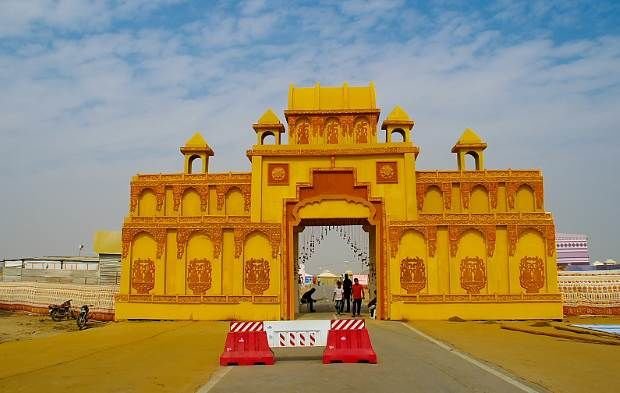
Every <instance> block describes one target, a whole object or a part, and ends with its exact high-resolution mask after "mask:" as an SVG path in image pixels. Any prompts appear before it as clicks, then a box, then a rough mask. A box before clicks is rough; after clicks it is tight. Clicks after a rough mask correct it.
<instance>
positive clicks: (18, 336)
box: [0, 311, 102, 344]
mask: <svg viewBox="0 0 620 393" xmlns="http://www.w3.org/2000/svg"><path fill="white" fill-rule="evenodd" d="M101 325H102V323H100V322H94V321H93V322H92V323H90V324H89V328H96V327H99V326H101ZM77 330H78V328H77V325H76V322H75V320H74V319H69V320H64V321H60V322H54V321H52V318H50V317H45V316H42V315H33V314H27V313H14V312H9V311H0V344H2V343H5V342H9V341H19V340H28V339H33V338H37V337H46V336H52V335H55V334H59V333H64V332H72V331H77Z"/></svg>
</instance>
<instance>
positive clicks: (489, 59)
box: [0, 0, 620, 260]
mask: <svg viewBox="0 0 620 393" xmlns="http://www.w3.org/2000/svg"><path fill="white" fill-rule="evenodd" d="M619 4H620V3H619V2H617V1H609V2H606V1H596V2H579V1H567V0H564V1H527V2H518V1H498V2H476V1H471V2H454V1H434V2H422V1H414V2H406V1H384V2H381V1H378V2H365V1H333V2H332V1H307V2H305V1H302V2H298V3H292V2H277V1H269V2H262V1H244V2H230V1H226V2H215V1H208V2H206V1H195V2H182V1H175V0H132V1H124V0H98V1H95V0H93V1H88V0H40V1H37V0H29V1H22V0H2V1H0V185H1V186H0V187H1V188H0V190H1V191H0V218H1V224H0V258H8V257H17V256H36V255H67V254H69V255H71V254H76V253H77V250H78V246H79V244H80V243H84V244H86V248H87V249H91V247H92V236H93V233H94V231H96V230H98V229H110V230H118V229H120V227H121V225H122V221H123V218H124V216H125V215H126V214H127V211H128V203H129V180H130V177H131V176H132V175H133V174H135V173H158V172H179V171H180V170H182V166H183V160H182V156H181V155H180V153H179V150H178V147H179V146H181V145H182V144H183V143H184V142H185V141H186V140H187V139H188V138H189V137H190V136H191V135H192V134H193V133H194V132H195V131H200V132H202V133H203V135H204V136H205V138H206V139H207V140H208V142H209V144H210V145H211V147H212V148H213V149H214V151H215V157H214V159H212V160H210V163H209V164H210V170H211V171H213V172H217V171H229V170H232V171H249V169H250V165H249V164H250V163H249V161H248V160H247V158H246V157H245V150H247V149H248V148H250V147H251V145H252V144H253V143H254V140H255V135H254V131H253V130H252V128H251V124H252V123H254V122H255V121H256V120H257V119H258V118H259V117H260V115H261V114H262V113H263V112H264V111H265V109H267V108H270V107H271V108H273V109H274V110H275V111H276V113H278V115H279V116H280V118H281V119H283V116H282V110H283V109H284V106H285V105H286V99H287V92H288V87H289V84H291V83H292V84H295V85H313V84H315V83H316V82H320V83H321V84H322V85H341V84H342V83H343V82H345V81H346V82H348V83H349V84H367V83H368V82H369V81H374V83H375V86H376V90H377V101H378V105H379V106H380V107H381V108H382V109H383V111H382V117H381V120H382V118H383V117H384V116H385V115H386V113H387V112H389V110H390V109H391V108H392V107H393V106H394V105H401V106H402V107H403V108H404V109H405V110H407V111H408V112H409V114H410V115H411V116H412V117H413V118H415V121H416V127H415V130H414V142H415V143H416V144H417V145H418V146H420V148H421V154H420V156H419V158H418V161H417V168H418V169H422V170H423V169H455V168H456V159H455V157H454V156H453V154H452V153H451V152H450V149H451V147H452V145H453V144H454V142H455V141H456V140H457V139H458V137H459V135H460V134H461V132H462V131H463V130H464V129H465V128H467V127H471V128H473V129H475V130H476V131H477V132H478V133H479V134H480V135H481V136H482V137H483V138H484V139H485V140H486V142H487V143H488V148H487V150H486V165H487V168H488V169H495V168H498V169H499V168H539V169H542V171H543V173H544V176H545V203H546V206H545V207H546V209H547V210H548V211H550V212H552V213H553V214H554V217H555V221H556V225H557V230H558V231H559V232H569V233H585V234H588V235H589V236H590V239H591V243H590V246H591V256H592V260H595V259H606V258H614V259H620V258H619V257H620V242H619V241H618V235H617V233H618V232H617V227H618V223H619V222H620V214H619V212H620V208H619V206H618V203H619V202H620V198H619V197H620V185H619V176H618V173H619V172H620V161H619V158H618V157H619V156H620V130H619V129H618V127H619V126H618V124H620V114H619V112H620V6H619ZM381 120H380V121H381ZM326 244H327V243H326ZM328 254H329V253H328ZM340 257H341V256H334V258H340Z"/></svg>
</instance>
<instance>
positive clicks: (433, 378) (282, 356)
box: [202, 321, 541, 393]
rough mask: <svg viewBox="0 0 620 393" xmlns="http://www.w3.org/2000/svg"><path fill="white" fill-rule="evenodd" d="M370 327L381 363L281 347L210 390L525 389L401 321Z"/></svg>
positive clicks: (232, 370) (309, 392)
mask: <svg viewBox="0 0 620 393" xmlns="http://www.w3.org/2000/svg"><path fill="white" fill-rule="evenodd" d="M368 329H369V331H370V335H371V340H372V343H373V346H374V348H375V351H376V352H377V356H378V357H379V363H378V364H330V365H323V364H322V363H321V360H320V359H321V355H322V349H319V348H313V349H295V350H293V349H281V350H278V352H276V356H277V358H276V359H277V362H276V365H274V366H246V367H243V366H242V367H231V368H230V370H228V372H227V373H226V374H225V375H224V376H223V377H222V378H221V379H220V380H219V382H217V383H216V384H215V385H213V386H212V387H211V389H210V390H208V391H209V392H210V393H220V392H239V393H244V392H248V393H250V392H251V393H261V392H265V393H274V392H304V393H306V392H307V393H312V392H319V393H327V392H330V391H347V390H349V389H351V390H350V391H356V392H376V393H382V392H390V393H396V392H502V393H511V392H523V390H521V389H519V388H518V387H516V386H513V385H512V384H510V383H508V382H506V381H504V380H503V379H501V378H499V377H497V376H495V375H493V374H491V373H489V372H487V371H485V370H483V369H481V368H479V367H477V366H476V365H474V364H472V363H470V362H468V361H466V360H464V359H462V358H460V357H458V356H455V355H454V354H453V353H450V351H448V350H446V349H443V348H441V347H439V346H438V345H436V344H435V343H432V342H430V341H428V340H427V339H425V338H423V337H421V336H419V335H418V334H416V333H415V332H413V331H412V330H410V329H409V328H408V327H407V326H405V325H404V324H403V323H401V322H389V321H370V323H369V324H368ZM287 351H289V352H287ZM291 351H296V352H291ZM312 357H314V358H312ZM514 378H515V379H516V377H514ZM520 382H521V383H523V381H520ZM533 388H534V389H536V390H541V389H540V388H539V387H533ZM202 391H204V389H203V390H202Z"/></svg>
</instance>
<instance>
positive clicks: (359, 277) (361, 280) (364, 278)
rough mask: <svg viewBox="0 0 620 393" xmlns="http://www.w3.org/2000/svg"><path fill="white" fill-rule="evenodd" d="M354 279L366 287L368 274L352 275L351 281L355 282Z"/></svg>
mask: <svg viewBox="0 0 620 393" xmlns="http://www.w3.org/2000/svg"><path fill="white" fill-rule="evenodd" d="M356 278H357V280H358V281H359V283H360V285H363V286H368V274H354V275H353V277H352V278H351V280H353V281H355V279H356Z"/></svg>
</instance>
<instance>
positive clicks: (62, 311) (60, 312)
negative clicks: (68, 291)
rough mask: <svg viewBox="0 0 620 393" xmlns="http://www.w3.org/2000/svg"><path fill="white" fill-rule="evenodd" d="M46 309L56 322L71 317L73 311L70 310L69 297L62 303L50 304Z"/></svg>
mask: <svg viewBox="0 0 620 393" xmlns="http://www.w3.org/2000/svg"><path fill="white" fill-rule="evenodd" d="M48 309H49V313H50V316H51V317H52V319H53V320H54V321H56V322H58V321H62V320H63V319H69V318H72V317H73V313H72V312H71V299H69V300H67V301H66V302H64V303H63V304H50V305H49V306H48Z"/></svg>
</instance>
